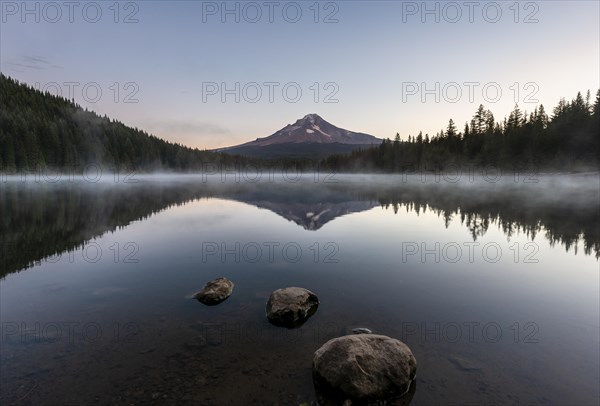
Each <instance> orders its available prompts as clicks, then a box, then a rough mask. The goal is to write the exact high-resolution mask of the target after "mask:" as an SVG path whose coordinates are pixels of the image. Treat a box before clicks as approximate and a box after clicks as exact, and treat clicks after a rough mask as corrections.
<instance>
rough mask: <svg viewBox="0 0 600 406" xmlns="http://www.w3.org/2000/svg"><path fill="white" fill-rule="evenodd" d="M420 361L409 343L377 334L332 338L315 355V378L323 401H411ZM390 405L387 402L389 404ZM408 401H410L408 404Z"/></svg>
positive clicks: (327, 402)
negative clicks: (418, 361)
mask: <svg viewBox="0 0 600 406" xmlns="http://www.w3.org/2000/svg"><path fill="white" fill-rule="evenodd" d="M416 372H417V361H416V359H415V357H414V355H413V353H412V351H411V350H410V348H408V346H407V345H406V344H404V343H403V342H402V341H400V340H396V339H394V338H391V337H387V336H383V335H378V334H352V335H347V336H342V337H338V338H334V339H332V340H329V341H328V342H326V343H325V344H323V346H322V347H321V348H319V349H318V350H317V351H316V352H315V355H314V358H313V381H314V384H315V389H316V390H317V396H318V397H319V399H320V403H321V404H325V405H327V404H336V402H339V403H338V404H341V403H343V402H344V401H350V402H351V403H350V404H355V403H358V404H362V403H365V402H387V401H390V400H392V399H394V402H393V403H392V404H404V403H405V402H410V399H409V398H411V397H412V396H410V393H413V392H414V389H413V390H412V391H411V386H413V387H414V386H415V385H414V384H413V381H414V379H415V376H416ZM386 404H387V403H386ZM406 404H408V403H406Z"/></svg>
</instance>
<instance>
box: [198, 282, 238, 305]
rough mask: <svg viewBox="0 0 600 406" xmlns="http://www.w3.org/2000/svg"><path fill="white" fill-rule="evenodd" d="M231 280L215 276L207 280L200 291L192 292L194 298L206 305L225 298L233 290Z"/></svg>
mask: <svg viewBox="0 0 600 406" xmlns="http://www.w3.org/2000/svg"><path fill="white" fill-rule="evenodd" d="M233 286H234V285H233V282H231V281H230V280H229V279H227V278H217V279H215V280H212V281H210V282H208V283H207V284H206V285H204V287H203V288H202V290H201V291H199V292H196V293H194V295H193V296H192V297H193V298H194V299H198V301H200V302H202V303H204V304H205V305H208V306H213V305H217V304H219V303H221V302H222V301H224V300H225V299H227V298H228V297H229V296H230V295H231V292H233Z"/></svg>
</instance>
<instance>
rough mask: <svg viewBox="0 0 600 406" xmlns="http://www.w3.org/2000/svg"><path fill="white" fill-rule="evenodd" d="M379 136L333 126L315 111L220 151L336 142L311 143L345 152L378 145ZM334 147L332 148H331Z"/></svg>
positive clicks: (293, 146)
mask: <svg viewBox="0 0 600 406" xmlns="http://www.w3.org/2000/svg"><path fill="white" fill-rule="evenodd" d="M381 141H382V140H381V139H379V138H376V137H374V136H372V135H369V134H364V133H358V132H354V131H348V130H346V129H343V128H340V127H336V126H335V125H333V124H331V123H329V122H327V121H325V120H324V119H323V118H322V117H321V116H319V115H318V114H316V113H311V114H307V115H305V116H304V117H302V118H300V119H298V120H296V122H294V123H293V124H288V125H287V126H285V127H283V128H282V129H280V130H279V131H277V132H275V133H273V134H271V135H270V136H268V137H264V138H257V139H256V140H255V141H250V142H247V143H245V144H241V145H236V146H233V147H229V148H225V149H223V150H222V151H231V152H235V153H243V152H244V151H247V150H249V149H250V150H252V151H254V149H255V148H264V147H271V148H273V149H277V151H278V153H281V151H283V150H289V151H291V152H290V153H291V154H294V153H295V152H296V151H297V150H298V148H302V147H301V145H310V144H314V145H323V144H329V145H335V146H333V147H322V148H317V147H314V149H315V150H319V149H322V150H323V151H325V150H327V151H331V153H335V151H338V150H339V151H341V152H348V151H351V150H352V149H353V148H352V147H345V146H344V145H346V146H355V148H360V147H366V146H369V145H377V144H380V143H381ZM334 150H335V151H334Z"/></svg>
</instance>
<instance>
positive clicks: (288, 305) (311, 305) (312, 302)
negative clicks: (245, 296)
mask: <svg viewBox="0 0 600 406" xmlns="http://www.w3.org/2000/svg"><path fill="white" fill-rule="evenodd" d="M317 307H319V299H318V298H317V295H315V294H314V293H313V292H311V291H310V290H307V289H304V288H297V287H290V288H283V289H277V290H276V291H274V292H273V293H271V296H269V300H268V301H267V319H269V322H270V323H271V324H274V325H276V326H279V327H287V328H295V327H300V326H302V324H304V322H305V321H306V320H308V318H309V317H310V316H312V315H313V314H315V312H316V311H317Z"/></svg>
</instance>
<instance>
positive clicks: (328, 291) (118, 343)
mask: <svg viewBox="0 0 600 406" xmlns="http://www.w3.org/2000/svg"><path fill="white" fill-rule="evenodd" d="M122 180H123V179H119V182H118V183H115V182H114V181H113V179H112V178H111V179H106V180H104V181H101V182H99V183H89V182H85V181H82V180H78V181H61V182H57V183H54V184H51V183H47V182H46V183H44V182H35V181H34V180H33V178H30V179H28V180H27V181H26V182H21V181H20V180H18V179H8V180H6V179H4V181H3V182H1V183H0V213H1V217H0V242H2V260H1V261H0V266H1V268H0V270H1V273H0V274H1V275H2V278H3V279H2V280H1V281H0V305H1V306H0V319H1V322H2V337H1V342H0V345H1V359H0V360H1V366H0V403H1V404H3V405H8V404H17V405H19V404H35V405H55V404H78V405H79V404H123V405H124V404H127V405H129V404H151V403H156V404H182V403H190V404H191V403H194V404H207V405H208V404H210V405H226V404H231V405H238V404H239V405H246V404H265V405H266V404H269V405H270V404H281V405H299V404H301V403H303V402H307V403H308V404H313V402H315V394H314V388H313V385H312V378H311V361H312V355H313V353H314V351H315V350H316V349H317V348H319V347H320V346H321V345H322V344H323V343H325V342H326V341H327V340H329V339H331V338H334V337H337V336H340V335H343V334H346V333H347V332H349V330H351V329H352V328H354V327H368V328H370V329H371V330H373V331H375V332H377V333H381V334H385V335H389V336H392V337H396V338H399V339H401V340H403V341H404V342H406V343H407V344H408V345H409V346H410V347H411V349H412V351H413V353H414V354H415V356H416V358H417V362H418V372H417V385H416V388H415V391H414V394H413V398H412V403H411V404H414V405H435V404H514V403H519V404H565V405H566V404H569V405H572V404H578V405H586V404H589V405H596V404H598V402H599V401H600V398H599V381H600V371H599V369H600V366H599V364H600V350H599V347H600V339H599V330H600V325H599V324H600V322H599V318H600V315H599V266H598V254H599V252H600V232H599V221H600V219H599V214H598V207H599V204H600V200H599V195H598V179H597V174H590V175H571V176H550V175H544V176H539V177H538V178H536V179H535V182H534V183H530V182H524V179H523V178H518V179H515V178H514V177H513V176H505V177H504V178H502V179H500V180H499V181H497V182H491V181H489V179H487V180H486V179H483V178H481V179H479V178H475V179H474V180H473V179H462V180H461V181H460V182H458V183H453V182H451V181H450V180H453V179H446V178H442V179H437V180H436V179H435V178H434V177H433V176H428V177H427V179H421V178H420V177H409V178H403V177H401V176H379V177H369V176H341V175H336V176H335V177H334V178H333V179H323V178H322V177H320V178H319V179H316V178H314V177H313V176H312V175H311V176H307V175H305V176H304V177H303V178H302V179H301V180H300V181H299V182H290V181H286V179H285V178H284V177H279V176H274V177H273V178H269V179H265V178H263V179H261V180H260V181H259V182H257V183H251V182H249V181H248V179H246V178H244V179H241V181H240V182H235V180H234V179H233V178H232V177H230V178H229V179H228V181H227V182H225V183H223V182H222V181H221V179H220V178H218V177H211V178H209V179H203V178H202V177H200V176H182V177H168V176H165V177H141V176H138V177H136V180H137V181H138V182H136V183H123V182H122ZM423 180H425V182H423ZM530 180H531V179H530ZM219 276H226V277H228V278H229V279H231V280H232V281H233V282H234V283H235V289H234V292H233V294H232V296H231V297H230V298H229V299H228V300H226V301H225V302H223V303H222V304H220V305H218V306H214V307H207V306H204V305H202V304H201V303H199V302H197V301H195V300H192V299H190V295H191V294H193V293H194V292H195V291H197V290H198V289H200V288H201V287H202V286H203V285H204V284H205V283H206V282H207V281H209V280H211V279H214V278H216V277H219ZM286 286H301V287H305V288H307V289H310V290H312V291H313V292H315V293H316V294H317V295H318V296H319V299H320V301H321V304H320V306H319V309H318V311H317V313H316V314H315V315H314V316H313V317H312V318H311V319H309V320H308V322H307V323H306V324H305V325H304V326H302V327H301V328H300V329H295V330H287V329H282V328H278V327H275V326H272V325H270V324H269V323H268V322H267V320H266V318H265V303H266V300H267V298H268V295H269V294H270V292H271V291H273V290H275V289H277V288H281V287H286Z"/></svg>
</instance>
